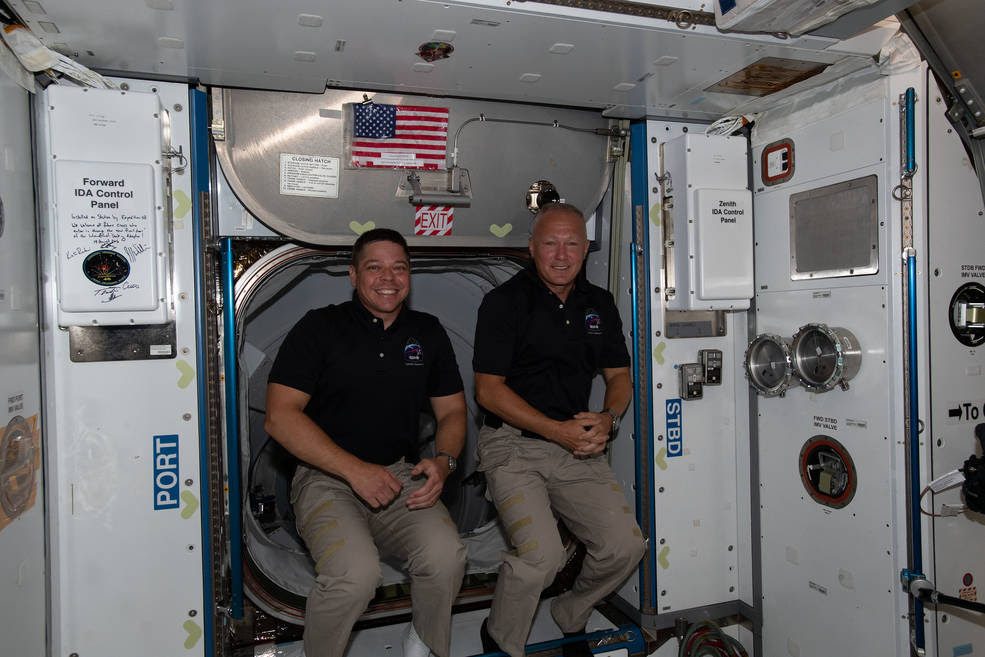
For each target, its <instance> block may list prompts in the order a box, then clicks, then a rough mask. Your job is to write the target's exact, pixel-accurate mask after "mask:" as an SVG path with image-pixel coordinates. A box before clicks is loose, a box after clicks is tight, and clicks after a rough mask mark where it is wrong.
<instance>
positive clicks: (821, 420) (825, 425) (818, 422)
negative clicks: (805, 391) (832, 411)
mask: <svg viewBox="0 0 985 657" xmlns="http://www.w3.org/2000/svg"><path fill="white" fill-rule="evenodd" d="M814 426H815V427H817V428H818V429H827V430H828V431H837V430H838V420H837V419H835V418H833V417H823V416H821V415H815V416H814Z"/></svg>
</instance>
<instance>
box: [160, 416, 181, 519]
mask: <svg viewBox="0 0 985 657" xmlns="http://www.w3.org/2000/svg"><path fill="white" fill-rule="evenodd" d="M177 508H178V436H177V434H172V435H167V436H154V510H155V511H159V510H161V509H177Z"/></svg>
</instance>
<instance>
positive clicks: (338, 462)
mask: <svg viewBox="0 0 985 657" xmlns="http://www.w3.org/2000/svg"><path fill="white" fill-rule="evenodd" d="M349 279H350V281H351V283H352V285H353V287H354V288H355V294H354V295H353V299H352V300H351V301H348V302H346V303H342V304H339V305H332V306H326V307H324V308H319V309H317V310H312V311H310V312H308V313H307V314H306V315H305V316H304V317H303V318H302V319H301V320H300V321H299V322H298V323H297V324H296V325H295V326H294V328H293V329H291V332H290V333H289V334H288V335H287V337H286V338H285V339H284V342H283V344H282V345H281V348H280V351H279V352H278V354H277V358H276V360H275V361H274V365H273V368H272V369H271V371H270V377H269V381H268V385H267V417H266V424H265V427H266V430H267V432H268V433H269V434H270V435H271V436H273V437H274V438H275V439H276V440H277V441H278V442H279V443H280V444H282V445H283V446H284V447H285V448H286V449H287V450H288V451H289V452H291V453H292V454H293V455H294V456H296V457H298V459H300V460H301V461H302V463H301V465H300V466H299V468H298V472H297V474H296V475H295V477H294V482H293V484H292V487H291V501H292V503H293V504H294V509H295V514H296V516H297V519H298V530H299V532H300V534H301V537H302V538H303V539H304V541H305V544H306V545H307V546H308V550H309V551H310V552H311V556H312V559H314V561H315V570H316V573H317V578H316V580H315V585H314V587H313V588H312V590H311V593H310V595H309V596H308V605H307V609H306V613H305V621H304V650H305V654H306V655H307V656H308V657H341V656H342V655H343V654H344V652H345V649H346V644H347V642H348V639H349V633H350V631H351V629H352V625H353V623H354V622H355V621H356V619H358V618H359V616H360V615H361V614H362V612H363V611H364V610H365V609H366V605H367V604H368V603H369V601H370V600H371V599H372V597H373V594H374V592H375V590H376V588H377V586H378V585H379V582H380V578H381V575H380V563H379V554H381V553H382V554H385V555H390V556H394V557H396V558H398V559H399V560H400V561H401V562H402V563H403V564H405V567H406V569H407V571H408V573H409V574H410V578H411V599H412V604H413V621H412V622H411V624H410V625H409V627H408V632H407V634H406V635H405V637H404V655H408V656H413V657H427V655H429V654H431V653H433V654H434V655H436V656H437V657H450V649H449V643H450V636H451V631H450V626H451V605H452V602H453V601H454V599H455V596H456V595H457V594H458V590H459V588H460V587H461V583H462V576H463V573H464V569H465V546H464V545H463V544H462V542H461V541H460V540H459V539H458V532H457V530H456V527H455V523H454V522H452V520H451V518H450V517H449V515H448V511H447V509H446V508H445V507H444V505H443V504H442V503H441V502H440V500H439V496H440V495H441V490H442V487H443V485H444V481H445V479H446V478H447V477H448V475H449V474H450V473H451V472H452V471H453V470H454V469H455V465H456V461H455V459H456V458H457V457H458V455H459V453H460V451H461V449H462V445H463V443H464V440H465V421H466V411H465V397H464V394H463V392H462V380H461V376H460V375H459V372H458V366H457V365H456V363H455V354H454V352H453V351H452V347H451V342H449V340H448V336H447V334H446V333H445V330H444V329H443V328H442V327H441V324H439V323H438V320H437V319H436V318H435V317H433V316H431V315H428V314H425V313H419V312H415V311H413V310H410V309H409V308H407V307H406V306H405V303H404V301H405V299H406V298H407V295H408V293H409V292H410V258H409V256H408V253H407V243H406V241H405V240H404V238H403V237H402V236H401V235H400V234H399V233H397V232H395V231H392V230H389V229H375V230H371V231H368V232H366V233H363V234H362V235H361V236H360V237H359V239H358V240H356V244H355V245H354V246H353V250H352V265H351V266H350V267H349ZM428 407H430V408H431V409H432V410H433V412H434V415H435V418H436V420H437V433H436V437H435V453H436V454H437V456H436V457H434V458H424V459H421V460H420V462H417V453H416V452H417V450H418V445H417V443H418V424H419V418H420V412H421V410H422V409H425V408H428ZM415 463H416V465H415ZM429 651H430V652H429Z"/></svg>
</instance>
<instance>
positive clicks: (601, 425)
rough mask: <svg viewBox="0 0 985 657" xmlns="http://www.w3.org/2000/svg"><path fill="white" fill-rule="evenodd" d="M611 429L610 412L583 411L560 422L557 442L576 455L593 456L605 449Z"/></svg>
mask: <svg viewBox="0 0 985 657" xmlns="http://www.w3.org/2000/svg"><path fill="white" fill-rule="evenodd" d="M611 430H612V416H610V415H609V414H608V413H592V412H590V411H582V412H581V413H577V414H576V415H575V416H574V417H573V418H572V419H570V420H566V421H564V422H562V423H561V424H560V426H559V428H558V432H557V442H558V444H560V445H561V446H562V447H564V448H565V449H567V450H568V451H569V452H571V453H572V454H574V455H575V456H592V455H594V454H598V453H600V452H601V451H602V450H604V449H605V445H606V443H608V442H609V432H610V431H611Z"/></svg>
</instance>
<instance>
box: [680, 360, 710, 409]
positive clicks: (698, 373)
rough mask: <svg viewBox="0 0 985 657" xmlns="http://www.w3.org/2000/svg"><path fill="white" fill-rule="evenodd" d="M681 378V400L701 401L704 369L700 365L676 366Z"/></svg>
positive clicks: (686, 364) (685, 364) (683, 364)
mask: <svg viewBox="0 0 985 657" xmlns="http://www.w3.org/2000/svg"><path fill="white" fill-rule="evenodd" d="M678 371H679V372H680V377H681V399H683V400H685V401H687V400H690V399H701V398H702V397H703V396H704V367H703V366H702V365H701V363H682V364H681V365H679V366H678Z"/></svg>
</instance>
